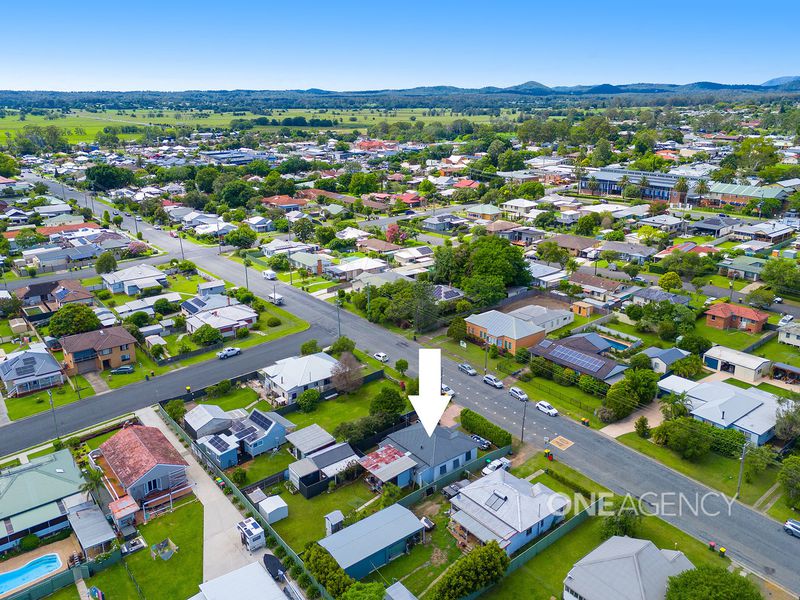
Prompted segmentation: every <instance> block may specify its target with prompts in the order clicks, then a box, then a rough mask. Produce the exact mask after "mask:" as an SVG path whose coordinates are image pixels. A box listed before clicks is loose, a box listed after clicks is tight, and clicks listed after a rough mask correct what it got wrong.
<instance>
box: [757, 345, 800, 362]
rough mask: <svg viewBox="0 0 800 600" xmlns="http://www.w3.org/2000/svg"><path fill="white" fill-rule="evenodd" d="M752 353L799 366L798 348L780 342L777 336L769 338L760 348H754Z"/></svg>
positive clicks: (799, 351)
mask: <svg viewBox="0 0 800 600" xmlns="http://www.w3.org/2000/svg"><path fill="white" fill-rule="evenodd" d="M751 339H752V338H751ZM752 353H753V354H755V355H756V356H761V357H763V358H768V359H770V360H771V361H774V362H782V363H786V364H789V365H793V366H795V367H800V350H798V348H797V347H795V346H790V345H789V344H782V343H780V342H779V341H778V338H773V339H771V340H770V341H768V342H767V343H766V344H764V345H763V346H761V347H760V348H756V349H755V350H754V351H753V352H752Z"/></svg>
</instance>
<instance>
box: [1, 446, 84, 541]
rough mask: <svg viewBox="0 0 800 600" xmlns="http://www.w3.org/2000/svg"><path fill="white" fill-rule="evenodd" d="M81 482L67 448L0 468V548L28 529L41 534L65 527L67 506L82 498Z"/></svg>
mask: <svg viewBox="0 0 800 600" xmlns="http://www.w3.org/2000/svg"><path fill="white" fill-rule="evenodd" d="M81 485H83V476H82V475H81V471H80V469H78V467H77V465H76V464H75V461H74V460H73V459H72V454H71V453H70V451H69V450H57V451H56V452H53V453H52V454H47V455H45V456H40V457H36V458H32V459H31V460H30V462H28V463H26V464H24V465H19V466H16V467H11V468H8V469H3V470H0V523H1V524H2V527H0V552H5V551H7V550H10V549H11V548H14V547H16V546H18V545H19V543H20V541H21V540H22V538H24V537H25V536H26V535H29V534H31V533H34V534H36V535H37V536H39V537H40V538H44V537H46V536H48V535H51V534H53V533H56V532H58V531H61V530H62V529H66V528H67V527H69V512H70V509H71V508H74V507H77V506H79V505H81V504H83V503H84V502H86V494H85V493H84V492H81Z"/></svg>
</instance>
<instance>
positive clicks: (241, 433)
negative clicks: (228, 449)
mask: <svg viewBox="0 0 800 600" xmlns="http://www.w3.org/2000/svg"><path fill="white" fill-rule="evenodd" d="M255 432H256V428H255V427H253V426H250V427H247V428H245V429H243V430H242V431H237V432H236V439H237V440H241V439H244V438H246V437H247V436H248V435H250V434H251V433H255Z"/></svg>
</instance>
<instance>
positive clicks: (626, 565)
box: [564, 536, 694, 600]
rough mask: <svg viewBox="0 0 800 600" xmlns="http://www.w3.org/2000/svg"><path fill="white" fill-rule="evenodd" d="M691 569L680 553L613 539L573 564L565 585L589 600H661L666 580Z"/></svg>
mask: <svg viewBox="0 0 800 600" xmlns="http://www.w3.org/2000/svg"><path fill="white" fill-rule="evenodd" d="M693 568H694V565H692V563H691V562H689V559H688V558H686V556H684V554H683V552H678V551H676V550H659V549H658V548H657V547H656V546H655V544H653V542H651V541H650V540H639V539H636V538H629V537H620V536H613V537H611V538H609V539H608V540H606V541H605V542H603V543H602V544H600V545H599V546H598V547H597V548H595V549H594V550H592V551H591V552H590V553H589V554H587V555H586V556H584V557H583V558H582V559H580V560H579V561H578V562H576V563H575V566H574V567H572V569H571V570H570V572H569V573H568V574H567V577H566V579H564V585H565V586H566V587H569V588H570V589H571V590H573V591H574V592H576V593H577V594H579V595H581V596H584V597H586V598H592V600H663V599H664V595H665V594H666V591H667V580H668V579H669V578H670V577H672V576H674V575H678V574H680V573H683V572H684V571H687V570H689V569H693Z"/></svg>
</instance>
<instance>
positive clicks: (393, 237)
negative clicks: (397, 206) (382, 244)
mask: <svg viewBox="0 0 800 600" xmlns="http://www.w3.org/2000/svg"><path fill="white" fill-rule="evenodd" d="M406 237H407V234H406V232H405V231H403V230H402V229H400V226H399V225H398V224H397V223H391V224H390V225H388V226H387V227H386V241H387V242H389V243H391V244H396V243H398V242H403V241H405V239H406Z"/></svg>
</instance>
